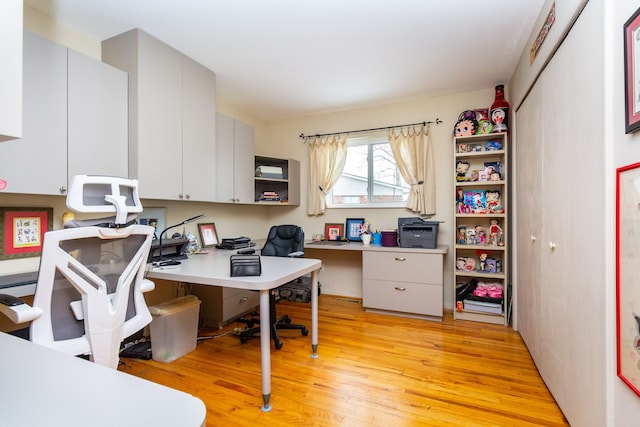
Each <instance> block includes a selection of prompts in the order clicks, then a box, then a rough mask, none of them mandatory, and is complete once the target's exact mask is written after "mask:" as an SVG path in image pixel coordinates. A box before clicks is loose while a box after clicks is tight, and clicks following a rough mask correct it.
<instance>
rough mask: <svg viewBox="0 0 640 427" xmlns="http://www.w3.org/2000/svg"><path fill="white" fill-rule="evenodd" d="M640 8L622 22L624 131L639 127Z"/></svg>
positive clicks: (635, 129)
mask: <svg viewBox="0 0 640 427" xmlns="http://www.w3.org/2000/svg"><path fill="white" fill-rule="evenodd" d="M639 76H640V9H638V10H636V11H635V13H634V14H633V15H632V16H631V18H629V19H628V20H627V22H625V23H624V106H625V133H632V132H635V131H637V130H638V129H640V78H639Z"/></svg>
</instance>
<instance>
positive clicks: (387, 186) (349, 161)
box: [328, 135, 409, 207]
mask: <svg viewBox="0 0 640 427" xmlns="http://www.w3.org/2000/svg"><path fill="white" fill-rule="evenodd" d="M408 195H409V185H407V183H406V182H405V181H404V179H403V178H402V176H401V175H400V171H399V170H398V168H397V166H396V162H395V159H394V158H393V154H392V152H391V146H390V145H389V141H388V140H387V138H386V135H385V136H380V135H375V136H370V137H358V138H350V139H349V145H348V147H347V158H346V162H345V167H344V170H343V172H342V175H341V176H340V178H339V180H338V182H337V183H336V185H335V186H334V187H333V189H332V191H331V195H330V197H329V203H328V205H329V206H332V207H338V206H367V207H375V206H387V207H389V206H397V207H400V206H404V205H405V204H406V201H407V198H408Z"/></svg>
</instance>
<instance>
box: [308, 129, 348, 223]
mask: <svg viewBox="0 0 640 427" xmlns="http://www.w3.org/2000/svg"><path fill="white" fill-rule="evenodd" d="M346 158H347V137H346V135H330V136H325V137H317V138H316V139H315V140H314V141H312V142H309V181H308V187H307V214H308V215H322V214H324V212H325V210H326V208H327V200H326V196H327V194H328V193H329V191H330V190H331V188H333V186H334V185H335V183H336V182H337V181H338V178H340V175H341V174H342V170H343V169H344V163H345V160H346Z"/></svg>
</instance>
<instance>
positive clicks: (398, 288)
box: [395, 286, 407, 292]
mask: <svg viewBox="0 0 640 427" xmlns="http://www.w3.org/2000/svg"><path fill="white" fill-rule="evenodd" d="M395 289H396V291H400V292H404V291H406V290H407V288H402V287H400V286H396V288H395Z"/></svg>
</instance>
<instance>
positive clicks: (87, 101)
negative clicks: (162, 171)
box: [67, 50, 129, 179]
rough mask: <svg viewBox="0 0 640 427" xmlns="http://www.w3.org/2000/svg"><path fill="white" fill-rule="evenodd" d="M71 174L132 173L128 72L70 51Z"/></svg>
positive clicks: (69, 147) (68, 140) (69, 128)
mask: <svg viewBox="0 0 640 427" xmlns="http://www.w3.org/2000/svg"><path fill="white" fill-rule="evenodd" d="M68 68H69V70H68V97H69V102H68V116H69V118H68V120H69V121H68V135H67V146H68V174H69V179H70V178H71V177H72V176H74V175H77V174H94V175H111V176H121V177H127V176H128V159H129V155H128V127H127V126H128V125H127V124H128V118H127V103H128V99H127V97H128V90H127V74H126V73H125V72H123V71H120V70H118V69H116V68H113V67H111V66H110V65H107V64H104V63H102V62H100V61H97V60H95V59H93V58H89V57H88V56H85V55H82V54H80V53H78V52H75V51H73V50H69V51H68Z"/></svg>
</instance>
